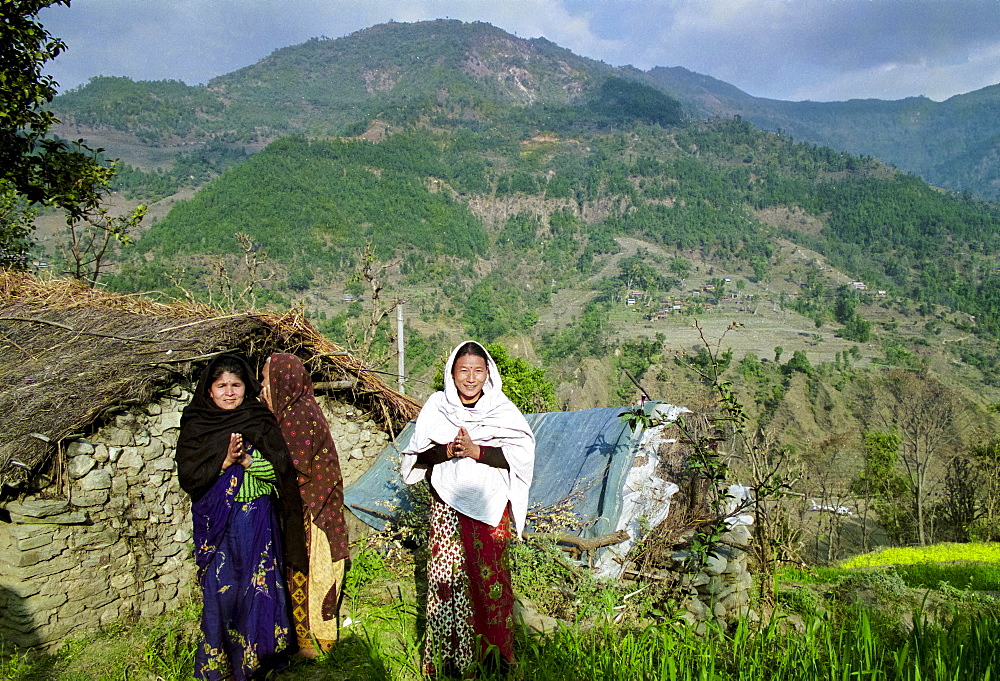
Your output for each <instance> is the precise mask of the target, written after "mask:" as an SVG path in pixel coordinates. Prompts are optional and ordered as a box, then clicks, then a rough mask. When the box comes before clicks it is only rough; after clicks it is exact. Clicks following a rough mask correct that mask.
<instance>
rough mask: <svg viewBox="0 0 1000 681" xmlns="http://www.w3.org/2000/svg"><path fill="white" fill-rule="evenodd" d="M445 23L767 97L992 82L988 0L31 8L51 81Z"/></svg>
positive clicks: (235, 58) (210, 2)
mask: <svg viewBox="0 0 1000 681" xmlns="http://www.w3.org/2000/svg"><path fill="white" fill-rule="evenodd" d="M445 17H449V18H452V19H459V20H462V21H485V22H488V23H491V24H493V25H495V26H497V27H499V28H502V29H504V30H507V31H510V32H512V33H516V34H517V35H519V36H521V37H536V36H544V37H546V38H548V39H549V40H551V41H553V42H555V43H557V44H559V45H561V46H563V47H566V48H568V49H570V50H572V51H573V52H575V53H577V54H579V55H582V56H586V57H591V58H593V59H600V60H603V61H605V62H607V63H609V64H614V65H624V64H632V65H634V66H637V67H639V68H643V69H649V68H652V67H653V66H683V67H685V68H688V69H690V70H692V71H697V72H699V73H705V74H707V75H711V76H714V77H716V78H719V79H721V80H724V81H726V82H729V83H732V84H733V85H736V86H737V87H740V88H742V89H744V90H746V91H747V92H749V93H750V94H754V95H758V96H766V97H773V98H780V99H802V98H810V99H815V100H829V99H847V98H852V97H879V98H884V99H894V98H899V97H905V96H912V95H918V94H926V95H928V96H930V97H933V98H935V99H940V98H944V97H948V96H950V95H953V94H956V93H958V92H968V91H971V90H974V89H978V88H980V87H984V86H985V85H990V84H994V83H996V82H998V81H1000V68H998V64H1000V57H998V55H997V50H998V48H997V36H1000V11H998V5H997V2H996V0H396V1H395V2H383V1H380V0H361V1H358V0H141V1H137V0H86V2H84V1H83V0H81V1H80V2H77V3H74V4H73V6H72V7H71V8H68V9H67V8H65V7H53V8H49V9H46V10H43V12H42V20H43V23H44V24H45V26H46V27H47V28H48V29H49V30H50V31H51V32H52V33H53V34H54V35H57V36H59V37H62V38H64V39H65V40H66V42H67V43H68V45H69V52H67V53H66V54H65V55H63V56H61V57H59V59H58V60H57V61H56V62H55V63H54V64H53V65H52V66H51V68H50V72H51V73H52V74H53V75H54V76H55V77H56V79H57V80H59V81H60V82H61V83H62V84H63V85H64V86H74V85H78V84H81V83H83V82H85V81H86V80H87V79H88V78H89V77H91V76H94V75H97V74H106V75H127V76H130V77H132V78H135V79H164V78H174V79H180V80H183V81H185V82H187V83H190V84H194V83H200V82H206V81H207V80H209V79H210V78H212V77H214V76H217V75H221V74H224V73H228V72H230V71H233V70H235V69H237V68H240V67H243V66H247V65H250V64H253V63H255V62H256V61H258V60H260V59H262V58H263V57H265V56H267V55H268V54H270V53H271V52H272V51H274V50H275V49H278V48H280V47H284V46H287V45H292V44H296V43H300V42H303V41H305V40H307V39H309V38H311V37H315V36H321V35H325V36H328V37H340V36H343V35H346V34H349V33H352V32H354V31H356V30H359V29H362V28H366V27H368V26H371V25H374V24H377V23H383V22H386V21H390V20H394V21H422V20H428V19H435V18H445Z"/></svg>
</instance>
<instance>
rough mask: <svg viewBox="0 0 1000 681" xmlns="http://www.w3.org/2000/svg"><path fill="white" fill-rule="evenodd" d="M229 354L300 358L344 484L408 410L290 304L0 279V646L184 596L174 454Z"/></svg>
mask: <svg viewBox="0 0 1000 681" xmlns="http://www.w3.org/2000/svg"><path fill="white" fill-rule="evenodd" d="M225 351H236V352H241V353H243V354H245V355H246V356H247V357H248V358H249V359H250V360H251V362H252V363H253V364H255V365H257V366H259V365H260V364H261V363H262V362H263V360H264V358H265V357H267V356H268V355H269V354H271V353H272V352H290V353H294V354H296V355H298V356H299V357H300V358H301V359H302V360H303V362H304V363H305V364H306V366H307V367H308V368H309V369H310V371H311V372H312V375H313V379H314V381H315V382H316V385H317V396H318V397H319V399H320V402H321V404H322V405H323V407H324V411H325V412H326V415H327V418H328V419H329V421H330V426H331V431H332V432H333V436H334V440H335V441H336V443H337V447H338V450H339V454H340V459H341V465H342V467H343V471H344V476H345V479H346V481H347V482H350V481H352V480H353V479H355V478H357V477H358V476H359V475H360V474H361V473H362V472H363V471H364V470H366V469H367V467H368V465H369V464H370V462H371V461H373V460H374V458H375V456H376V455H377V454H378V453H379V452H380V451H381V450H382V449H383V448H384V447H385V446H386V444H387V443H388V442H389V441H391V439H392V438H393V437H394V435H395V433H396V432H398V430H399V429H400V428H401V427H402V426H403V425H404V424H405V423H406V422H407V421H408V420H410V419H411V418H412V417H413V416H415V415H416V413H417V411H418V405H417V404H416V403H415V402H414V401H412V400H411V399H409V398H407V397H405V396H403V395H400V394H399V393H397V392H396V391H394V390H392V389H391V388H389V387H388V386H387V385H386V384H385V383H383V382H382V381H381V380H380V379H379V378H378V377H377V376H376V375H375V374H373V373H372V372H370V371H366V370H365V367H364V365H363V364H362V363H361V362H359V361H358V360H356V359H354V358H352V357H351V356H350V355H348V354H347V353H345V352H343V351H341V349H340V348H338V347H336V346H335V345H333V344H332V343H330V342H329V341H327V340H326V339H324V338H323V337H322V336H320V335H319V334H318V333H317V332H316V331H315V330H314V329H313V328H312V327H311V326H310V325H309V324H308V323H307V322H306V321H305V320H304V319H303V318H302V317H301V315H299V314H297V313H290V314H287V315H283V316H276V315H263V314H262V315H256V314H234V315H221V314H220V313H218V312H217V311H214V310H211V309H209V308H206V307H202V306H195V305H183V306H176V305H175V306H168V305H162V304H158V303H154V302H151V301H149V300H146V299H143V298H137V297H127V296H117V295H113V294H108V293H104V292H100V291H92V290H91V289H88V288H84V287H82V286H79V285H76V284H74V283H72V282H68V281H51V282H40V281H38V280H36V279H34V278H33V277H31V276H30V275H26V274H18V273H0V357H2V360H3V361H2V362H0V414H2V419H0V433H2V438H0V643H3V644H6V645H7V646H11V645H12V646H14V647H17V648H28V647H36V646H40V647H56V646H58V645H59V644H60V643H61V642H62V641H64V640H65V639H66V638H67V637H68V636H74V635H79V634H81V633H83V632H84V631H86V630H87V629H92V628H95V627H97V626H99V625H102V624H106V623H108V622H111V621H114V620H117V619H119V618H123V617H136V616H138V617H151V616H156V615H158V614H160V613H162V612H164V611H165V610H167V609H172V608H176V607H178V606H179V605H180V603H181V601H182V600H183V599H185V598H187V597H188V596H189V594H191V593H194V592H196V589H195V588H193V587H194V586H195V585H194V578H195V567H194V560H193V557H192V548H191V544H190V541H191V519H190V504H189V501H188V497H187V495H186V494H184V493H183V492H182V491H181V489H180V487H179V485H178V482H177V476H176V472H175V467H174V461H173V454H174V452H173V449H174V445H175V443H176V441H177V435H178V428H179V426H180V416H181V410H182V409H183V408H184V406H185V405H186V404H187V403H188V402H189V401H190V398H191V393H190V391H191V390H192V388H193V386H194V384H195V381H196V379H197V375H198V372H199V371H200V369H201V368H202V367H203V366H204V362H205V360H206V359H207V358H210V357H212V356H214V355H215V354H217V353H220V352H225Z"/></svg>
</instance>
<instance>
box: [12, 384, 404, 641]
mask: <svg viewBox="0 0 1000 681" xmlns="http://www.w3.org/2000/svg"><path fill="white" fill-rule="evenodd" d="M190 399H191V394H190V393H189V392H188V391H187V390H185V389H183V388H181V387H180V386H176V387H175V388H174V389H173V390H172V391H171V393H170V394H168V395H165V396H164V397H163V398H161V399H160V400H159V401H157V402H155V403H151V404H149V405H147V406H146V407H145V408H144V409H136V410H132V411H130V412H127V413H121V414H118V415H116V416H114V417H113V418H112V419H111V420H110V422H109V423H107V424H106V425H105V426H103V427H101V428H100V429H99V430H97V431H96V432H94V433H92V434H89V435H87V436H86V438H84V439H79V440H76V441H73V442H70V443H69V444H68V445H67V446H66V448H65V452H64V461H65V466H64V470H63V473H62V474H63V478H64V480H63V487H62V489H60V485H59V484H58V483H53V484H51V485H50V486H49V487H47V488H46V489H44V490H42V491H41V492H39V493H38V494H33V495H27V496H23V497H21V498H19V499H18V500H16V501H10V502H7V503H6V504H3V507H4V511H3V512H0V642H2V643H7V644H13V645H14V646H16V647H18V648H29V647H43V648H56V647H58V646H59V645H60V644H61V643H63V642H64V641H65V640H66V639H67V638H68V637H70V638H71V637H79V636H81V635H84V634H85V633H86V631H88V630H92V629H96V628H97V627H99V626H101V625H106V624H108V623H110V622H112V621H115V620H118V619H121V618H134V617H155V616H157V615H160V614H162V613H163V612H165V611H167V610H169V609H174V608H177V607H179V606H180V605H181V603H182V602H183V601H184V600H185V599H188V598H190V597H192V596H195V595H196V594H197V588H196V586H195V584H196V569H195V564H194V557H193V547H192V544H191V532H192V527H191V513H190V509H191V505H190V501H189V499H188V497H187V495H186V494H185V493H184V492H183V491H182V490H181V489H180V485H179V484H178V481H177V472H176V466H175V464H174V447H175V445H176V443H177V437H178V433H179V428H180V416H181V410H182V409H183V407H184V406H185V405H186V404H188V403H189V402H190ZM321 404H322V406H323V409H324V412H325V413H326V414H327V418H328V420H329V422H330V429H331V432H332V434H333V437H334V441H335V442H336V444H337V448H338V451H339V454H340V459H341V466H342V468H343V471H344V475H345V478H346V479H347V480H348V481H350V480H353V479H354V478H356V477H357V476H359V475H360V474H361V473H362V472H364V470H367V468H368V466H370V465H371V463H372V462H373V461H374V459H375V457H376V456H377V454H378V453H379V452H380V451H381V450H382V449H383V448H384V447H385V446H386V444H387V443H388V442H389V436H388V435H387V434H386V433H384V432H383V431H382V430H381V429H380V428H379V426H378V425H377V424H376V423H375V422H374V421H372V420H370V419H369V418H367V416H366V415H364V414H363V413H360V412H359V411H357V410H355V409H354V408H353V407H352V406H351V405H349V404H345V403H342V402H339V401H337V400H335V399H323V400H321ZM67 490H68V494H67ZM53 497H55V498H53Z"/></svg>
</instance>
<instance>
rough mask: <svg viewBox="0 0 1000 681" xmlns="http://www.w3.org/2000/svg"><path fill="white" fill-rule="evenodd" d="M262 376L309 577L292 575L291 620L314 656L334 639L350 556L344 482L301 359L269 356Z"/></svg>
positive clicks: (305, 651)
mask: <svg viewBox="0 0 1000 681" xmlns="http://www.w3.org/2000/svg"><path fill="white" fill-rule="evenodd" d="M262 375H263V380H262V382H261V383H262V386H263V393H262V397H263V399H264V402H265V403H266V404H267V405H268V406H270V407H271V410H272V411H273V412H274V415H275V416H276V417H277V419H278V425H279V426H280V427H281V433H282V435H284V437H285V444H287V445H288V451H289V454H290V455H291V457H292V465H293V466H294V467H295V470H296V472H297V473H298V480H299V493H300V495H301V497H302V509H303V512H304V515H305V528H306V541H307V544H308V548H309V574H308V576H306V575H305V574H304V573H302V572H299V571H297V570H292V571H290V574H289V591H290V592H291V595H292V600H293V601H294V602H295V604H296V607H295V609H294V610H293V611H292V615H293V617H294V624H295V632H296V635H297V636H298V642H299V646H300V648H301V651H300V652H301V653H302V654H303V655H307V656H312V655H314V654H315V653H317V652H319V651H320V650H329V649H330V648H332V647H333V643H334V641H336V640H337V619H336V617H337V605H338V602H339V598H340V587H341V584H342V582H343V579H344V562H345V559H346V558H347V557H348V556H349V547H348V540H347V526H346V525H345V524H344V479H343V477H342V476H341V474H340V460H339V459H338V458H337V447H336V445H335V444H334V442H333V437H331V435H330V427H329V424H327V421H326V417H325V416H324V415H323V411H322V410H321V409H320V407H319V404H317V403H316V397H315V395H314V394H313V384H312V379H311V378H310V377H309V371H308V370H306V368H305V366H303V365H302V362H301V361H300V360H299V358H298V357H296V356H295V355H288V354H274V355H271V357H270V358H268V360H267V361H266V362H265V363H264V370H263V372H262Z"/></svg>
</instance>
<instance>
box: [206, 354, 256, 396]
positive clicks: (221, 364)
mask: <svg viewBox="0 0 1000 681" xmlns="http://www.w3.org/2000/svg"><path fill="white" fill-rule="evenodd" d="M225 373H230V374H233V375H234V376H237V377H239V379H240V380H241V381H243V383H244V384H247V383H249V381H248V380H247V378H248V377H247V376H246V369H244V365H243V363H242V362H240V361H239V360H238V359H236V358H235V357H226V356H223V357H220V358H219V361H218V362H216V363H215V366H213V367H212V373H211V374H210V375H209V377H208V389H209V391H211V390H212V384H213V383H215V382H216V381H217V380H219V376H222V374H225Z"/></svg>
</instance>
